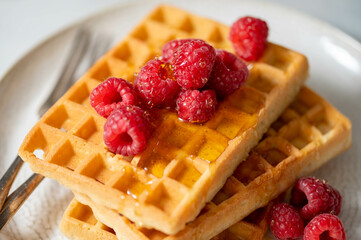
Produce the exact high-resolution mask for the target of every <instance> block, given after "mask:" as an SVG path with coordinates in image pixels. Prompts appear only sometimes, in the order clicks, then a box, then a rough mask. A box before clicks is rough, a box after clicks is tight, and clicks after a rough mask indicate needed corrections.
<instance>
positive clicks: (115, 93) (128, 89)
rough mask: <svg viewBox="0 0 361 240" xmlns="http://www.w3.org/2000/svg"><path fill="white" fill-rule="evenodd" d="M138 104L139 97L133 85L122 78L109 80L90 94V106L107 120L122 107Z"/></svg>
mask: <svg viewBox="0 0 361 240" xmlns="http://www.w3.org/2000/svg"><path fill="white" fill-rule="evenodd" d="M136 104H137V95H136V92H135V90H134V88H133V85H132V84H130V83H129V82H127V81H126V80H124V79H121V78H115V77H111V78H108V79H107V80H105V81H104V82H102V83H101V84H99V85H98V86H97V87H96V88H94V89H93V91H92V92H91V94H90V105H91V106H92V107H93V108H94V109H95V111H96V112H97V113H98V114H99V115H101V116H103V117H105V118H107V117H108V116H109V115H110V114H111V112H112V111H113V110H114V109H116V108H118V107H120V106H124V105H136Z"/></svg>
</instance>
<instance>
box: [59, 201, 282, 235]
mask: <svg viewBox="0 0 361 240" xmlns="http://www.w3.org/2000/svg"><path fill="white" fill-rule="evenodd" d="M274 203H275V201H272V202H270V203H269V204H268V205H267V206H266V207H263V208H260V209H257V210H256V211H254V212H253V213H251V214H250V215H249V216H247V218H245V219H244V220H242V221H240V222H238V223H236V224H234V225H233V226H232V227H230V228H229V229H227V230H225V231H223V232H222V233H220V234H218V235H217V236H215V237H214V238H212V240H233V239H234V240H238V239H244V240H251V239H252V240H261V239H263V236H264V234H265V233H266V231H267V229H268V223H267V219H268V216H269V214H270V212H271V209H272V207H273V205H274ZM60 228H61V230H62V232H63V233H64V234H65V236H67V237H69V238H70V239H79V240H81V239H104V240H117V239H123V238H122V237H120V238H118V237H117V235H116V233H115V231H114V230H113V229H112V228H110V227H108V226H107V225H105V224H103V223H102V222H100V221H98V220H97V219H96V218H95V216H94V214H93V211H92V209H91V208H90V207H89V206H87V205H83V204H81V203H80V202H78V201H77V200H76V199H73V201H72V202H71V203H70V204H69V206H68V208H67V209H66V211H65V213H64V216H63V218H62V220H61V223H60ZM142 231H143V232H146V231H147V230H146V229H142ZM153 239H156V238H154V237H153Z"/></svg>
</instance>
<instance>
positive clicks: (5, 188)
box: [0, 156, 23, 210]
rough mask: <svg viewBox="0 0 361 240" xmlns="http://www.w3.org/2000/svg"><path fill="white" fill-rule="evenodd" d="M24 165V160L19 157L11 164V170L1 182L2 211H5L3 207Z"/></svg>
mask: <svg viewBox="0 0 361 240" xmlns="http://www.w3.org/2000/svg"><path fill="white" fill-rule="evenodd" d="M22 165H23V160H22V159H21V158H20V157H19V156H17V157H16V158H15V161H14V162H13V163H12V164H11V166H10V167H9V169H8V170H7V171H6V173H5V174H4V176H3V177H2V178H1V180H0V210H1V209H3V205H4V202H5V199H6V197H7V196H8V193H9V191H10V188H11V185H12V184H13V182H14V179H15V177H16V175H17V174H18V172H19V170H20V168H21V166H22Z"/></svg>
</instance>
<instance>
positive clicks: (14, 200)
mask: <svg viewBox="0 0 361 240" xmlns="http://www.w3.org/2000/svg"><path fill="white" fill-rule="evenodd" d="M43 179H44V177H43V176H42V175H39V174H36V173H34V174H33V175H32V176H31V177H30V178H28V180H27V181H26V182H24V183H23V184H22V185H21V186H20V187H18V188H17V189H16V190H15V191H14V192H13V193H12V194H11V195H10V196H9V197H8V198H7V199H6V202H5V207H4V208H3V210H2V211H1V212H0V231H1V230H2V229H3V227H4V226H5V225H6V224H7V223H8V222H9V220H10V219H11V217H12V216H13V215H14V214H15V213H16V212H17V210H18V209H19V208H20V207H21V205H22V204H23V203H24V202H25V200H26V199H27V198H28V197H29V196H30V194H31V193H32V192H33V191H34V189H35V188H36V187H37V186H38V185H39V183H40V182H41V181H42V180H43Z"/></svg>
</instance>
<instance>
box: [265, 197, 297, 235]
mask: <svg viewBox="0 0 361 240" xmlns="http://www.w3.org/2000/svg"><path fill="white" fill-rule="evenodd" d="M270 228H271V231H272V233H273V235H274V236H275V237H276V238H278V239H280V240H283V239H296V238H299V237H301V236H302V233H303V228H304V224H303V220H302V218H301V216H300V214H299V213H298V212H297V210H296V209H295V208H294V207H292V206H291V205H289V204H287V203H279V204H277V205H275V206H274V207H273V208H272V216H271V221H270Z"/></svg>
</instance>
